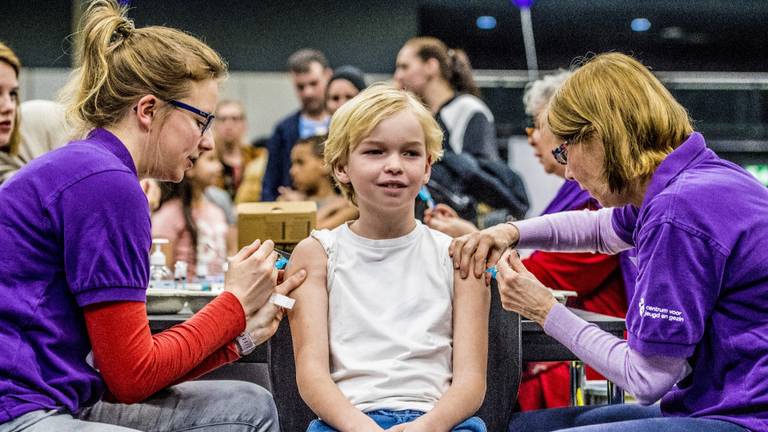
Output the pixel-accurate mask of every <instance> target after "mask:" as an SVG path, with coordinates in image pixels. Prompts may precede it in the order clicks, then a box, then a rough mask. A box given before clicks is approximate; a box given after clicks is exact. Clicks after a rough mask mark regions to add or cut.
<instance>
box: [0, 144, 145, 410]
mask: <svg viewBox="0 0 768 432" xmlns="http://www.w3.org/2000/svg"><path fill="white" fill-rule="evenodd" d="M150 246H151V230H150V219H149V209H148V206H147V200H146V198H145V196H144V194H143V192H142V190H141V187H140V185H139V180H138V177H137V175H136V168H135V166H134V163H133V160H132V159H131V156H130V154H129V153H128V150H127V149H126V148H125V146H124V145H123V144H122V143H121V142H120V140H119V139H118V138H117V137H116V136H114V135H113V134H111V133H110V132H108V131H106V130H104V129H96V130H94V131H92V132H91V133H90V134H89V136H88V138H86V139H85V140H83V141H77V142H73V143H70V144H68V145H67V146H64V147H62V148H60V149H58V150H55V151H53V152H51V153H48V154H45V155H43V156H41V157H40V158H38V159H35V160H33V161H32V162H31V163H30V164H29V165H27V166H26V167H24V168H23V169H22V170H20V171H19V172H18V173H17V174H16V175H15V176H14V177H12V178H11V179H10V180H9V181H7V182H6V183H5V184H3V186H2V188H0V251H2V253H3V259H2V260H0V298H2V299H3V301H2V302H0V423H3V422H6V421H8V420H10V419H13V418H16V417H19V416H20V415H22V414H24V413H26V412H29V411H33V410H39V409H60V410H62V411H68V412H73V413H75V412H77V411H79V410H80V408H82V407H83V406H87V405H89V404H92V403H94V402H96V401H97V400H98V399H99V398H100V397H101V395H102V394H103V392H104V389H105V385H104V382H103V381H102V379H101V376H100V375H99V373H98V372H96V371H95V370H94V369H92V368H91V367H90V366H89V365H88V364H87V363H86V360H85V359H86V356H87V355H88V353H89V352H90V351H91V344H90V342H89V339H88V334H87V331H86V328H85V321H84V319H83V310H82V309H83V307H85V306H87V305H91V304H95V303H101V302H108V301H140V302H143V301H145V298H146V297H145V296H146V287H147V282H148V279H149V262H148V261H149V256H148V253H149V249H150ZM115 319H119V317H115Z"/></svg>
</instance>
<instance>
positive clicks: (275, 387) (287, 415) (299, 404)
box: [267, 319, 317, 432]
mask: <svg viewBox="0 0 768 432" xmlns="http://www.w3.org/2000/svg"><path fill="white" fill-rule="evenodd" d="M267 364H268V366H269V379H270V383H271V385H272V397H274V399H275V405H277V415H278V417H279V418H280V430H281V431H282V432H304V431H306V430H307V426H309V423H310V422H311V421H312V420H314V419H316V418H317V416H316V415H315V414H314V413H313V412H312V410H311V409H309V407H308V406H307V404H305V403H304V400H303V399H302V398H301V396H300V395H299V387H298V386H297V385H296V364H295V363H294V359H293V341H292V339H291V326H290V325H289V324H288V320H287V319H285V320H283V321H282V322H281V323H280V326H279V327H278V328H277V332H276V333H275V335H274V336H272V339H270V340H269V345H268V349H267Z"/></svg>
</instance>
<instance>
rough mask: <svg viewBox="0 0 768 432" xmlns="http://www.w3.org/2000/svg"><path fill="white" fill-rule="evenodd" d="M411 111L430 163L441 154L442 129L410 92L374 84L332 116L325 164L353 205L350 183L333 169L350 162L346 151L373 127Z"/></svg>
mask: <svg viewBox="0 0 768 432" xmlns="http://www.w3.org/2000/svg"><path fill="white" fill-rule="evenodd" d="M404 110H410V111H411V112H412V113H413V114H414V115H416V119H417V120H418V122H419V124H420V125H421V128H422V130H423V131H424V143H425V147H426V152H427V157H428V158H429V161H430V163H435V162H437V161H438V160H439V159H440V157H441V156H442V155H443V131H442V130H441V129H440V126H439V125H438V124H437V121H436V120H435V119H434V117H432V114H431V113H430V112H429V110H428V109H427V108H425V107H424V105H422V103H421V102H419V101H418V99H416V97H415V96H413V95H412V94H411V93H409V92H407V91H404V90H400V89H397V88H395V87H393V86H391V85H388V84H374V85H372V86H370V87H368V88H367V89H365V90H363V91H362V92H360V94H358V95H357V96H355V97H354V98H352V99H350V100H349V102H347V103H345V104H344V105H342V106H341V108H339V110H338V111H336V113H335V114H334V115H333V117H332V118H331V125H330V127H329V131H328V140H327V141H326V142H325V155H324V156H325V163H326V165H328V167H330V169H331V173H332V174H333V176H334V180H335V182H336V185H337V186H338V187H339V189H341V192H342V194H343V195H344V197H346V198H347V199H348V200H350V201H351V202H352V203H353V204H357V201H356V199H355V191H354V189H353V188H352V185H351V184H347V183H342V182H340V181H339V179H338V178H336V173H335V168H336V167H340V166H344V165H346V164H347V162H348V161H349V154H350V153H351V152H352V151H353V150H354V149H355V148H356V147H357V146H358V144H360V142H361V141H363V139H365V138H366V137H368V136H369V135H370V134H371V132H372V131H373V130H374V129H375V128H376V126H378V125H379V123H381V121H382V120H385V119H387V118H389V117H392V116H393V115H395V114H397V113H399V112H402V111H404Z"/></svg>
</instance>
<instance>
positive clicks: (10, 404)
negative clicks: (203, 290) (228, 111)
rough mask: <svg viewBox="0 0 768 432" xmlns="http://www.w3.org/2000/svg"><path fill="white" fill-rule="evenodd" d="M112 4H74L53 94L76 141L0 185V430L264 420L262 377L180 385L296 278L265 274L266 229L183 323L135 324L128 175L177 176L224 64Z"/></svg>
mask: <svg viewBox="0 0 768 432" xmlns="http://www.w3.org/2000/svg"><path fill="white" fill-rule="evenodd" d="M125 13H126V9H125V7H121V6H119V5H118V4H117V2H116V1H113V0H96V1H93V2H91V3H89V4H88V6H87V8H86V9H85V10H84V12H83V15H82V26H81V29H80V30H79V31H78V34H79V35H81V37H82V38H83V40H82V42H81V43H79V44H78V45H77V46H78V53H77V58H78V64H79V66H78V67H77V68H76V69H75V71H74V73H73V75H72V77H71V79H70V81H69V82H68V84H67V86H66V87H65V90H64V99H65V100H66V104H65V105H66V106H67V111H68V113H70V114H71V117H72V120H73V124H74V125H75V126H76V128H77V129H76V130H90V132H89V133H88V134H87V136H86V138H85V139H83V140H77V141H74V142H71V143H69V144H68V145H66V146H64V147H62V148H59V149H56V150H54V151H51V152H48V153H46V154H44V155H42V156H40V157H38V158H36V159H34V160H32V161H30V162H29V163H28V164H27V165H26V166H24V167H23V168H22V169H20V170H19V171H18V172H17V173H16V174H15V175H14V176H13V177H12V178H11V179H9V180H8V181H7V182H5V183H4V184H3V186H2V190H0V220H2V221H3V223H2V224H0V250H2V251H4V252H5V253H6V254H8V256H12V257H13V259H9V260H4V262H3V264H2V265H0V297H2V298H4V299H10V298H13V299H14V301H4V302H0V328H2V331H1V332H0V407H1V408H2V409H0V431H3V432H6V431H25V432H38V431H72V430H89V431H115V432H117V431H130V430H150V429H155V428H156V427H157V425H158V424H161V423H162V424H163V425H165V426H163V427H167V428H168V429H174V430H185V429H189V428H194V429H196V430H200V431H203V430H208V431H213V430H219V429H220V427H221V426H222V424H231V423H235V422H236V423H237V424H239V425H242V426H244V427H247V428H250V429H251V430H260V431H279V425H278V419H277V412H276V409H275V406H274V402H273V400H272V397H271V395H270V394H269V393H268V392H267V391H266V390H264V389H263V388H261V387H259V386H257V385H255V384H251V383H245V382H235V381H229V382H217V381H207V382H204V383H202V382H194V381H189V382H186V381H188V380H191V379H193V378H195V377H198V376H200V375H202V374H204V373H206V372H208V371H210V370H212V369H215V368H216V367H218V366H220V365H223V364H225V363H229V362H233V361H235V360H237V359H238V358H240V356H241V355H245V354H247V353H248V352H251V351H252V350H253V348H254V347H255V346H256V345H257V344H260V343H263V342H264V341H266V340H267V339H269V338H270V337H271V336H272V335H273V334H274V332H275V331H276V329H277V325H278V324H279V321H280V319H281V317H282V311H281V310H280V309H279V308H277V307H275V306H274V305H272V304H271V303H268V299H269V297H270V296H271V295H272V294H273V293H275V292H276V291H278V292H281V293H284V294H285V293H287V292H289V291H290V290H291V289H293V287H295V286H296V285H297V284H298V283H300V282H301V280H302V278H303V275H302V274H301V271H300V272H299V275H298V277H297V278H296V279H292V278H291V279H287V280H286V281H285V282H283V283H282V284H279V285H278V284H277V282H276V279H277V278H278V275H276V274H275V272H274V263H275V260H276V259H277V256H276V254H275V253H274V251H273V243H272V242H271V241H265V242H264V243H263V244H262V243H260V242H255V243H254V244H252V245H249V246H247V247H245V248H243V249H242V250H241V251H240V252H238V254H236V255H235V256H234V257H233V259H232V261H231V262H230V265H229V272H228V273H227V277H226V280H225V283H224V292H223V293H221V294H220V295H219V296H218V297H217V298H215V299H214V300H212V301H211V303H209V304H208V305H207V306H206V307H204V308H203V309H202V310H201V311H200V312H198V313H197V314H195V315H194V316H193V317H191V318H190V320H189V321H187V322H185V323H183V324H180V325H177V326H175V327H173V328H171V329H169V330H166V331H164V332H161V333H159V334H156V335H152V334H151V332H150V328H149V321H148V319H147V311H146V304H145V301H146V290H147V285H148V279H149V250H150V246H151V240H152V238H151V228H150V217H149V211H148V210H149V209H148V205H147V199H146V197H145V196H144V193H143V191H142V188H141V186H140V183H139V181H140V179H145V178H157V179H160V180H167V181H175V182H178V181H180V180H181V179H182V178H183V176H184V172H185V171H186V170H187V169H188V168H190V167H191V166H192V165H193V162H194V160H195V159H197V158H198V157H199V156H200V154H201V153H204V152H209V151H211V150H212V149H213V141H212V136H211V133H210V131H209V128H210V125H211V121H212V120H213V116H212V115H211V114H210V113H211V112H212V111H213V109H214V107H215V106H216V101H217V99H218V93H219V85H220V82H221V80H223V79H224V78H225V77H226V74H227V70H226V65H225V63H224V62H223V61H222V59H221V57H220V56H219V55H218V54H217V53H216V52H215V51H213V50H212V49H211V48H210V47H208V46H207V45H205V44H204V43H202V42H201V41H200V40H198V39H196V38H194V37H192V36H190V35H188V34H187V33H185V32H182V31H180V30H176V29H173V28H168V27H161V26H153V27H144V28H136V27H134V25H133V22H132V21H131V20H129V19H128V18H127V17H126V15H125ZM3 99H4V103H5V104H7V103H8V102H7V101H8V100H9V98H8V97H7V96H5V97H4V98H3ZM3 110H4V111H3V112H4V115H5V116H8V111H9V109H8V108H7V107H6V105H4V108H3ZM3 121H5V120H3ZM4 124H6V126H7V123H4ZM11 125H13V124H11ZM7 129H8V128H7V127H6V128H3V130H5V132H4V135H8V134H7V133H6V132H7Z"/></svg>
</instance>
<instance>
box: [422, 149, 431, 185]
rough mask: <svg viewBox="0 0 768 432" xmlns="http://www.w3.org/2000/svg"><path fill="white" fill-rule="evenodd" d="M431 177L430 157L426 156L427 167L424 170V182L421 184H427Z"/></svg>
mask: <svg viewBox="0 0 768 432" xmlns="http://www.w3.org/2000/svg"><path fill="white" fill-rule="evenodd" d="M431 175H432V156H427V166H426V167H425V169H424V182H423V183H422V184H427V183H429V177H430V176H431Z"/></svg>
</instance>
